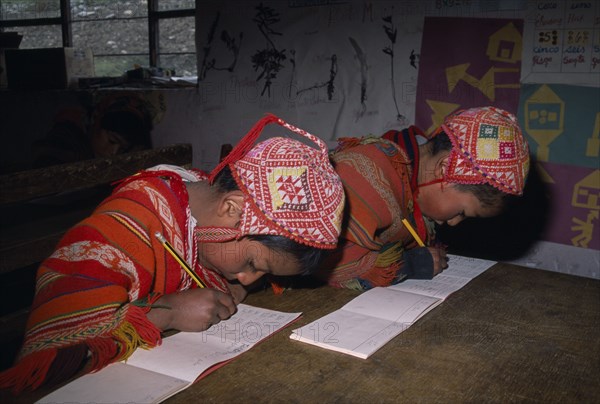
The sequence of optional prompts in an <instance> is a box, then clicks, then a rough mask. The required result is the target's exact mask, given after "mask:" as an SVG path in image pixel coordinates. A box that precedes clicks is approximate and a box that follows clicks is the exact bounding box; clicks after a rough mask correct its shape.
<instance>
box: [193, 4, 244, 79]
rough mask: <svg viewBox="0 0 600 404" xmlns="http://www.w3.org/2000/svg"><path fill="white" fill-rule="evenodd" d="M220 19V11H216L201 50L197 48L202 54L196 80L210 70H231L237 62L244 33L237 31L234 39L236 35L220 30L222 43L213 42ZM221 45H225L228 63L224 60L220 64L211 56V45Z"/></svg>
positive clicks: (203, 76) (203, 77)
mask: <svg viewBox="0 0 600 404" xmlns="http://www.w3.org/2000/svg"><path fill="white" fill-rule="evenodd" d="M220 19H221V13H216V15H215V18H214V19H213V21H212V23H211V25H210V29H209V30H208V33H207V37H206V42H205V43H204V45H203V46H202V47H201V48H202V50H201V51H200V50H198V54H199V55H202V56H201V57H202V61H201V62H200V66H199V68H198V80H204V79H206V76H207V74H208V72H209V71H210V70H224V71H228V72H233V71H234V70H235V66H236V64H237V62H238V56H239V54H240V48H241V46H242V39H243V37H244V33H243V32H240V33H238V34H237V40H236V37H235V36H232V35H231V34H230V33H229V32H228V31H227V30H222V31H221V35H220V36H219V39H220V40H221V42H223V44H219V43H217V44H215V35H216V33H217V29H218V28H219V21H220ZM221 45H224V46H225V48H226V50H227V52H226V54H228V55H229V56H230V57H231V60H230V61H229V64H227V62H226V63H224V64H222V65H220V64H218V63H217V59H216V58H215V57H214V56H212V53H213V52H212V51H213V46H215V47H217V46H221Z"/></svg>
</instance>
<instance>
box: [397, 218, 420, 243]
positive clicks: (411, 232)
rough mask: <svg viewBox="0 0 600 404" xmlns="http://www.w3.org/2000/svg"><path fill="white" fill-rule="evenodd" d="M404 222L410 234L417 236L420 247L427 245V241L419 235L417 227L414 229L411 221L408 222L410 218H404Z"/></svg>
mask: <svg viewBox="0 0 600 404" xmlns="http://www.w3.org/2000/svg"><path fill="white" fill-rule="evenodd" d="M402 223H404V226H406V228H407V229H408V231H409V232H410V234H412V236H413V237H414V238H415V240H417V244H418V245H419V246H420V247H425V243H424V242H423V240H421V237H419V235H418V234H417V232H416V231H415V229H413V227H412V226H411V225H410V223H408V220H406V219H402Z"/></svg>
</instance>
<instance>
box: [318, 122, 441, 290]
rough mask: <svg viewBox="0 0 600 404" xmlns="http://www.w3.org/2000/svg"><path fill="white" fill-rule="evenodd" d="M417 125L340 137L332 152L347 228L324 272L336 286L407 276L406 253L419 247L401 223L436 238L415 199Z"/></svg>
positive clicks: (385, 283) (378, 282)
mask: <svg viewBox="0 0 600 404" xmlns="http://www.w3.org/2000/svg"><path fill="white" fill-rule="evenodd" d="M416 133H419V131H418V129H417V128H416V127H411V128H409V129H406V130H404V131H401V132H397V131H390V132H388V133H386V134H385V135H384V136H382V138H375V137H367V138H342V139H340V147H339V148H338V149H337V150H336V151H335V152H333V153H332V160H333V161H334V165H335V170H336V172H337V173H338V174H339V175H340V177H341V179H342V183H343V184H344V191H345V193H346V211H345V218H344V226H343V228H342V234H341V235H340V241H339V244H338V248H337V249H336V250H335V252H334V253H333V254H331V255H329V256H328V258H327V259H326V262H325V264H324V265H323V268H324V269H323V271H321V273H320V275H321V277H322V278H325V279H326V280H327V282H328V283H329V284H330V285H332V286H335V287H345V288H351V289H358V290H365V289H369V288H372V287H375V286H388V285H390V284H394V283H397V282H399V281H401V280H403V279H404V278H405V274H404V273H403V272H402V267H403V261H402V253H403V252H404V250H405V249H411V248H414V247H416V246H417V244H416V241H415V240H414V238H413V237H412V235H411V234H410V233H409V232H408V230H407V229H406V228H405V227H404V226H403V225H402V219H403V218H408V219H409V221H411V222H413V223H415V227H417V229H418V232H419V233H420V237H421V239H423V240H425V241H427V239H429V238H432V237H433V223H431V222H429V221H426V220H425V219H424V218H423V216H422V215H421V213H420V210H419V209H418V206H417V204H416V202H415V198H416V193H417V190H418V188H417V178H416V176H417V172H416V170H417V169H418V153H419V152H418V144H417V142H416V139H415V134H416Z"/></svg>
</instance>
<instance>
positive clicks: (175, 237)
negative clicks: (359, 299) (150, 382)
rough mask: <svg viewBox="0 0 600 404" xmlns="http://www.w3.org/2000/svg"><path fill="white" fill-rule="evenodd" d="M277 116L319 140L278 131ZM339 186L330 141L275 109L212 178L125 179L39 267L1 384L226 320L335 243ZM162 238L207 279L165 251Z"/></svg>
mask: <svg viewBox="0 0 600 404" xmlns="http://www.w3.org/2000/svg"><path fill="white" fill-rule="evenodd" d="M269 123H277V124H278V125H281V126H283V127H285V128H287V129H289V130H291V131H293V132H295V133H296V134H298V135H301V136H302V137H304V138H306V139H308V140H309V141H311V142H313V143H315V144H316V145H317V148H314V147H311V146H309V145H306V144H304V143H302V142H299V141H297V140H293V139H289V138H283V137H273V138H270V139H268V140H265V141H263V142H260V143H258V144H256V145H254V142H255V140H256V138H257V137H258V136H259V135H260V133H261V131H262V129H263V127H264V126H265V125H267V124H269ZM343 205H344V192H343V188H342V185H341V182H340V179H339V177H338V175H337V174H336V173H335V171H334V170H333V168H332V166H331V164H330V162H329V158H328V150H327V147H326V145H325V144H324V143H323V142H322V141H321V140H320V139H318V138H317V137H315V136H313V135H311V134H309V133H306V132H305V131H303V130H301V129H298V128H296V127H294V126H292V125H289V124H287V123H286V122H284V121H283V120H281V119H279V118H277V117H275V116H272V115H269V116H267V117H265V118H264V119H262V120H261V121H259V122H258V123H257V124H256V125H255V127H254V128H253V129H252V130H251V131H250V132H249V133H248V134H247V135H246V137H245V138H244V139H242V141H241V142H240V143H239V144H238V145H237V146H236V147H235V148H234V149H233V150H232V152H231V153H230V154H229V155H228V156H227V157H226V158H225V159H224V160H223V161H222V162H221V163H220V164H219V166H217V167H216V168H215V169H214V170H213V171H212V172H211V174H210V175H209V176H207V175H205V174H203V173H201V172H199V171H195V170H185V169H183V168H180V167H174V166H157V167H154V168H152V169H149V170H145V171H142V172H141V173H139V174H137V175H134V176H132V177H129V178H127V179H125V180H124V181H123V182H121V183H120V184H119V185H118V187H117V188H116V189H115V190H114V192H113V194H112V195H111V196H110V197H108V198H107V199H106V200H105V201H103V202H102V203H101V204H100V206H98V208H97V209H96V210H95V211H94V212H93V214H92V215H91V216H90V217H89V218H87V219H85V220H84V221H82V222H81V223H79V224H77V225H76V226H75V227H74V228H73V229H71V230H70V231H68V232H67V233H66V235H65V236H64V238H63V239H62V240H61V241H60V243H59V245H58V246H57V248H56V250H55V252H54V253H53V254H52V255H51V256H50V257H49V258H48V259H46V260H45V261H44V262H43V263H42V264H41V266H40V268H39V270H38V274H37V283H36V295H35V298H34V303H33V306H32V310H31V315H30V317H29V320H28V323H27V330H26V334H25V341H24V344H23V347H22V349H21V351H20V353H19V356H18V358H17V361H16V363H15V365H14V367H12V368H10V369H8V370H6V371H4V372H2V373H0V387H1V388H11V389H12V390H13V391H15V392H20V391H22V390H24V389H35V388H38V387H39V386H41V385H43V384H47V383H52V382H59V381H62V380H65V379H66V378H68V377H70V376H72V375H73V374H74V373H75V372H77V371H79V370H81V369H82V367H83V366H87V368H86V370H89V371H95V370H99V369H101V368H103V367H104V366H106V365H108V364H110V363H112V362H116V361H121V360H124V359H127V358H128V357H129V356H130V355H131V353H133V351H134V350H135V349H137V348H140V347H141V348H152V347H154V346H156V345H158V344H160V343H161V332H162V331H164V330H168V329H175V330H181V331H202V330H205V329H207V328H209V327H210V326H211V325H212V324H215V323H218V322H219V321H221V320H224V319H226V318H228V317H230V316H231V315H232V314H233V313H234V312H235V310H236V304H237V303H239V301H241V300H242V299H243V298H244V297H245V292H246V291H245V288H244V287H245V286H248V285H251V284H252V283H254V282H255V281H256V280H257V279H259V278H260V277H261V276H263V275H265V274H273V275H279V276H285V275H296V274H300V273H305V272H309V271H311V270H313V269H314V268H315V267H316V265H317V263H318V262H319V261H320V258H321V256H322V255H323V252H325V251H327V250H331V249H333V248H335V246H336V243H337V239H338V235H339V232H340V227H341V215H342V212H343ZM157 232H158V233H160V234H161V235H162V236H164V237H165V238H166V239H167V240H168V242H169V243H170V245H172V246H173V247H174V249H175V250H177V251H178V252H179V254H180V255H181V256H182V258H183V259H184V260H185V261H186V262H187V264H188V265H189V266H190V267H191V268H192V269H193V270H194V272H195V274H196V276H197V277H198V278H199V279H200V280H201V283H202V284H204V285H205V287H204V288H200V287H199V286H200V285H199V284H197V283H195V281H194V280H193V279H192V278H191V277H190V275H189V274H188V273H187V272H186V271H185V270H184V269H183V268H182V266H181V265H180V263H178V262H177V260H176V259H175V258H174V257H173V256H172V255H171V254H169V253H168V251H167V250H166V249H165V248H164V247H163V244H161V241H160V240H159V239H158V238H157V237H155V234H156V233H157Z"/></svg>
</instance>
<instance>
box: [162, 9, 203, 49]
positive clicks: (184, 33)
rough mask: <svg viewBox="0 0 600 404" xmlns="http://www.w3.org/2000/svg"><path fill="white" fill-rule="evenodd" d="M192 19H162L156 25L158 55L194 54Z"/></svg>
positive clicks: (193, 24)
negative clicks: (158, 36)
mask: <svg viewBox="0 0 600 404" xmlns="http://www.w3.org/2000/svg"><path fill="white" fill-rule="evenodd" d="M195 26H196V25H195V22H194V17H182V18H164V19H161V20H160V22H159V25H158V27H159V28H158V32H159V33H160V38H159V44H158V49H159V53H181V52H183V53H185V52H195V51H196V46H195V45H194V32H195V30H196V28H195Z"/></svg>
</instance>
